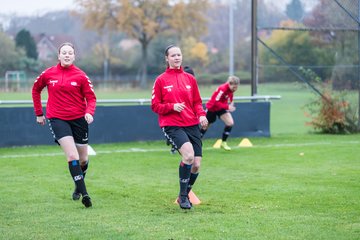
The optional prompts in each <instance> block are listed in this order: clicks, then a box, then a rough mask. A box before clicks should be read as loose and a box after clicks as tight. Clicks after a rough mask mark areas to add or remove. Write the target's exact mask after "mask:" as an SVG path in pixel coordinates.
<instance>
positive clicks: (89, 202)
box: [81, 195, 92, 208]
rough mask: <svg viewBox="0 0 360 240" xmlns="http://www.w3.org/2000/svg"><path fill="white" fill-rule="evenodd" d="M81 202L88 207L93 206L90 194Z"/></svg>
mask: <svg viewBox="0 0 360 240" xmlns="http://www.w3.org/2000/svg"><path fill="white" fill-rule="evenodd" d="M81 202H82V204H84V206H85V207H86V208H88V207H91V206H92V203H91V198H90V197H89V195H85V196H83V198H82V200H81Z"/></svg>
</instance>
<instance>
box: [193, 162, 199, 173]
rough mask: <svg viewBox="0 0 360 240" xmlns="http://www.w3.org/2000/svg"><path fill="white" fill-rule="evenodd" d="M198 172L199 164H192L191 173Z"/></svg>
mask: <svg viewBox="0 0 360 240" xmlns="http://www.w3.org/2000/svg"><path fill="white" fill-rule="evenodd" d="M199 171H200V163H196V162H194V163H193V165H192V168H191V172H192V173H198V172H199Z"/></svg>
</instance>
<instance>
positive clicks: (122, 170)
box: [0, 134, 360, 240]
mask: <svg viewBox="0 0 360 240" xmlns="http://www.w3.org/2000/svg"><path fill="white" fill-rule="evenodd" d="M240 140H241V139H234V138H233V139H231V140H230V141H229V143H230V145H231V146H233V147H235V146H237V145H238V143H239V142H240ZM250 140H251V141H252V143H253V144H254V147H252V148H236V147H235V148H234V149H233V150H232V151H231V152H224V151H223V150H216V149H212V147H211V146H212V144H213V142H214V140H213V139H208V140H205V142H204V159H203V163H202V170H201V174H200V176H199V178H198V181H197V184H196V185H195V187H194V192H195V193H196V194H197V196H198V197H199V198H200V200H201V201H202V203H201V204H200V205H198V206H195V207H194V209H192V210H191V211H183V210H181V209H180V208H179V207H178V206H177V205H175V204H174V203H173V202H174V200H175V198H176V195H177V192H178V175H177V174H178V163H179V159H180V158H179V156H178V155H171V154H169V149H168V148H167V147H166V146H165V144H164V142H163V141H161V142H145V143H144V142H141V143H122V144H103V145H93V148H94V149H95V150H96V151H97V153H98V154H97V155H96V156H93V157H91V163H90V167H89V171H88V174H87V177H86V181H87V187H88V190H89V193H90V194H91V197H92V199H93V207H92V208H91V209H85V208H84V207H83V206H82V204H81V203H80V202H74V201H73V200H71V193H72V190H73V183H72V181H71V178H70V174H69V173H68V169H67V164H66V162H65V158H64V156H63V154H62V151H61V150H60V148H58V147H57V146H38V147H31V148H29V147H21V148H2V149H0V176H1V178H2V181H1V182H0V208H1V211H0V234H1V236H2V238H3V239H84V238H85V239H261V240H262V239H336V240H339V239H346V240H348V239H359V236H360V217H359V216H360V206H359V196H360V195H359V193H360V189H359V175H360V162H359V161H358V156H359V150H358V149H359V147H360V141H359V135H348V136H327V135H326V136H325V135H310V134H307V135H303V136H301V137H299V136H298V135H291V134H290V135H281V136H275V137H272V138H254V139H250ZM136 149H138V150H136ZM140 150H142V151H140ZM300 153H303V155H302V156H301V155H300ZM46 154H48V155H46ZM51 154H53V156H50V155H51Z"/></svg>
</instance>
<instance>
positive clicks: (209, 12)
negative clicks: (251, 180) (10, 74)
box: [0, 0, 357, 87]
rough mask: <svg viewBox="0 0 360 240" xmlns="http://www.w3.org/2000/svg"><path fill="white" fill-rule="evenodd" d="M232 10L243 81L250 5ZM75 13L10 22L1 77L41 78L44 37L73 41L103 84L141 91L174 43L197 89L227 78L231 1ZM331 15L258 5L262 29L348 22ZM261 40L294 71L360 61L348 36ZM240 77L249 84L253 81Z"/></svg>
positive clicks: (132, 3) (241, 0)
mask: <svg viewBox="0 0 360 240" xmlns="http://www.w3.org/2000/svg"><path fill="white" fill-rule="evenodd" d="M339 2H341V1H340V0H339ZM233 3H234V22H235V31H234V39H235V49H234V51H235V53H234V55H235V59H234V60H235V69H236V70H237V72H238V74H241V73H239V72H240V71H241V72H248V73H249V72H250V63H251V52H250V49H251V41H250V39H249V37H250V35H251V1H248V0H235V1H233ZM75 5H76V11H72V12H66V13H64V12H52V13H48V14H45V15H44V16H42V17H36V18H35V19H31V21H30V20H29V19H27V20H28V21H25V20H24V19H23V18H22V19H19V18H18V19H16V18H15V19H13V20H12V22H11V24H10V27H9V29H8V30H6V31H5V30H2V31H0V54H1V61H0V74H1V75H3V74H4V72H5V71H6V70H9V69H11V70H26V71H27V72H29V73H36V72H38V71H39V70H40V69H41V68H43V67H46V66H47V65H49V64H50V63H48V62H47V63H44V62H41V61H39V60H38V59H37V57H36V46H34V40H33V38H32V35H34V34H39V33H41V32H42V31H46V33H47V34H49V35H51V34H57V33H66V34H69V35H72V36H74V39H75V41H76V42H75V44H76V45H77V46H79V48H80V53H81V57H79V58H78V61H77V64H78V65H80V67H81V68H83V69H84V70H85V71H86V72H87V73H88V74H89V75H93V76H100V78H102V79H103V80H109V79H112V78H115V76H119V75H133V76H137V77H136V79H134V80H136V85H139V86H141V87H146V86H148V85H149V83H150V81H149V79H148V77H147V76H148V75H156V74H158V73H160V72H162V71H163V70H164V68H165V62H164V56H163V50H164V48H165V47H166V46H167V45H169V44H171V43H175V44H178V45H180V46H181V47H182V50H183V54H184V64H186V65H191V66H192V67H193V68H194V69H195V72H196V73H197V75H198V77H199V80H200V81H213V80H216V79H214V78H216V77H223V76H224V74H222V73H226V72H227V71H228V65H229V45H228V42H229V40H228V37H229V27H228V23H229V5H228V3H227V2H226V1H225V2H222V1H211V0H189V1H169V0H150V1H146V0H117V1H112V0H104V1H97V0H76V1H75ZM331 7H334V6H331V4H327V1H323V0H321V1H319V4H318V6H316V7H315V8H314V9H312V10H311V11H310V12H306V11H305V9H304V6H303V5H302V2H301V1H300V0H292V1H291V2H290V3H289V4H288V5H287V6H286V10H285V12H281V11H280V10H279V9H277V8H275V7H274V6H272V5H271V4H270V5H269V4H267V3H266V2H265V1H264V0H258V25H259V26H280V27H284V26H285V27H294V26H298V27H301V26H307V27H311V26H314V27H316V26H323V25H326V24H329V23H332V24H334V22H344V19H345V18H346V16H344V15H342V14H338V15H335V16H334V14H333V15H331V14H328V13H329V11H331V10H332V8H331ZM319 16H321V17H319ZM54 19H55V20H54ZM29 22H30V24H29ZM23 23H27V24H23ZM35 23H36V24H35ZM47 26H49V28H48V29H47V28H46V27H47ZM9 32H12V33H13V34H14V35H15V38H14V39H11V38H10V37H9V36H8V35H9ZM349 34H350V33H349ZM259 37H260V38H261V39H263V40H264V41H265V42H266V43H267V44H268V45H269V46H270V47H272V48H273V49H274V50H276V52H277V53H278V54H279V55H281V56H282V57H283V58H284V59H286V60H287V61H288V62H289V63H290V64H293V65H306V66H318V65H324V66H331V65H333V64H336V63H340V62H341V61H347V62H348V63H351V64H353V63H354V61H355V59H357V58H356V56H354V51H351V46H352V44H353V39H354V38H352V39H349V38H347V37H346V35H341V34H338V35H337V36H336V37H332V36H331V33H330V32H326V31H323V32H310V31H262V32H259ZM339 38H341V39H340V40H339ZM126 41H127V42H128V43H131V44H130V45H131V46H130V47H129V46H128V47H123V46H122V45H121V43H124V42H126ZM128 45H129V44H128ZM341 46H342V47H343V48H341ZM338 49H343V51H342V52H341V51H339V50H338ZM259 50H260V51H259V64H260V65H263V66H267V65H272V66H276V65H281V64H279V61H278V60H277V59H276V57H275V56H273V55H272V54H271V53H270V52H269V51H267V50H266V49H263V48H261V46H260V49H259ZM54 62H56V57H54ZM260 70H261V74H260V77H261V79H260V81H282V80H288V79H289V78H290V79H291V78H293V76H291V75H289V73H288V72H287V71H286V69H285V68H281V67H268V68H266V67H265V68H260ZM315 70H316V71H317V74H318V75H319V76H320V77H321V78H322V79H324V80H325V79H331V78H337V79H338V80H337V81H338V82H339V81H341V79H343V75H346V74H347V79H349V78H348V77H349V72H348V71H346V72H344V73H343V69H341V68H337V69H336V70H334V68H319V69H315ZM350 75H351V74H350ZM243 76H247V78H249V74H248V75H246V74H245V75H243ZM245 78H246V77H245ZM152 80H153V79H151V81H152ZM221 80H223V79H221ZM340 85H341V84H340ZM350 85H351V84H350Z"/></svg>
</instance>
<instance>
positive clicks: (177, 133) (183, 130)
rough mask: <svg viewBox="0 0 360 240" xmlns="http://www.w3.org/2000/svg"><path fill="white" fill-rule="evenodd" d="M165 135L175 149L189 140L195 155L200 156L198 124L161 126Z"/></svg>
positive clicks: (200, 143) (200, 145) (200, 144)
mask: <svg viewBox="0 0 360 240" xmlns="http://www.w3.org/2000/svg"><path fill="white" fill-rule="evenodd" d="M162 130H163V132H164V135H165V137H166V138H167V139H168V140H169V142H170V143H171V144H172V145H173V146H174V148H175V149H176V150H178V149H179V148H181V146H182V145H183V144H184V143H186V142H190V143H191V144H192V146H193V149H194V153H195V157H201V156H202V141H201V134H200V128H199V125H194V126H189V127H176V126H168V127H163V128H162Z"/></svg>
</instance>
